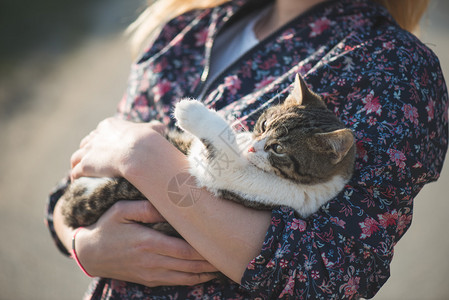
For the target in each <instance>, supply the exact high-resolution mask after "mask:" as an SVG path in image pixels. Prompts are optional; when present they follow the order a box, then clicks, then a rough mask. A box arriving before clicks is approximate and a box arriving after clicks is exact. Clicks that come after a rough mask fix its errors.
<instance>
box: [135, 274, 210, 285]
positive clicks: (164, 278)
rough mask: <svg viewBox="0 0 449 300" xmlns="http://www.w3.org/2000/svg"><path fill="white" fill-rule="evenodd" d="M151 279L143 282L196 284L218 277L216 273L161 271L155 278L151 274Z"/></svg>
mask: <svg viewBox="0 0 449 300" xmlns="http://www.w3.org/2000/svg"><path fill="white" fill-rule="evenodd" d="M149 277H150V278H149V279H150V280H145V278H143V282H142V283H141V284H143V285H146V286H149V287H154V286H162V285H188V286H192V285H196V284H200V283H203V282H207V281H209V280H212V279H215V278H217V276H216V274H214V273H186V272H177V271H166V272H160V273H159V274H158V276H157V277H158V278H157V279H156V280H155V279H154V278H153V276H149Z"/></svg>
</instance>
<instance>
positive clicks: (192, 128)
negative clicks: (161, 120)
mask: <svg viewBox="0 0 449 300" xmlns="http://www.w3.org/2000/svg"><path fill="white" fill-rule="evenodd" d="M211 113H212V112H211V111H210V110H209V109H207V108H206V107H205V106H204V105H203V104H202V103H201V102H199V101H197V100H191V99H183V100H181V101H179V102H178V103H177V104H176V106H175V111H174V116H175V118H176V122H177V125H178V126H179V127H180V128H181V129H183V130H185V131H189V132H191V133H193V134H195V133H196V132H197V130H198V129H200V128H201V127H202V123H203V121H204V120H205V119H207V117H208V116H209V115H210V114H211Z"/></svg>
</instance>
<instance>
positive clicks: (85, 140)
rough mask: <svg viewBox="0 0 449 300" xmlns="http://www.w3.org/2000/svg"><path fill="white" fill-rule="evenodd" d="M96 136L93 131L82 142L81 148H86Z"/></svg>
mask: <svg viewBox="0 0 449 300" xmlns="http://www.w3.org/2000/svg"><path fill="white" fill-rule="evenodd" d="M94 134H95V130H93V131H91V132H90V133H89V134H88V135H86V136H85V137H84V138H83V139H82V140H81V142H80V148H83V147H84V146H86V144H87V143H88V142H89V141H90V140H91V139H92V137H93V136H94Z"/></svg>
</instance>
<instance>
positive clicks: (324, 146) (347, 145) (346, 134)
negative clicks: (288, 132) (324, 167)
mask: <svg viewBox="0 0 449 300" xmlns="http://www.w3.org/2000/svg"><path fill="white" fill-rule="evenodd" d="M308 144H309V146H310V148H312V150H314V151H317V152H321V153H329V154H330V155H332V158H331V162H332V163H333V164H338V163H339V162H340V161H342V160H343V158H345V156H346V154H348V152H349V150H351V148H352V146H353V145H354V135H353V133H352V130H350V129H347V128H344V129H338V130H335V131H331V132H326V133H317V134H315V135H314V136H313V137H312V138H310V139H309V140H308Z"/></svg>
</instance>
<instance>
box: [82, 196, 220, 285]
mask: <svg viewBox="0 0 449 300" xmlns="http://www.w3.org/2000/svg"><path fill="white" fill-rule="evenodd" d="M161 221H164V219H163V218H162V216H161V215H160V214H159V213H158V212H157V210H156V209H155V208H154V207H153V206H152V205H151V204H150V203H149V202H148V201H121V202H118V203H116V204H115V205H114V206H112V207H111V208H110V209H109V210H108V211H107V212H106V213H105V214H104V215H103V216H102V217H101V218H100V219H99V220H98V222H97V223H96V224H94V225H92V226H90V227H87V228H85V229H83V230H81V231H79V233H78V234H77V236H76V249H77V255H78V258H79V260H80V261H81V264H82V265H83V267H84V268H85V269H86V270H87V272H88V273H89V274H90V275H92V276H98V277H105V278H114V279H118V280H124V281H129V282H134V283H139V284H143V285H146V286H150V287H151V286H160V285H194V284H199V283H202V282H206V281H209V280H211V279H213V278H214V277H215V276H214V275H213V274H211V273H210V272H216V271H217V269H216V268H215V267H213V266H212V265H211V264H209V263H208V262H207V261H205V260H204V258H202V257H201V256H200V255H199V254H198V253H197V252H196V251H195V250H194V249H193V248H192V247H191V246H190V245H189V244H188V243H187V242H185V241H184V240H181V239H178V238H174V237H169V236H166V235H164V234H162V233H160V232H158V231H155V230H153V229H150V228H148V227H145V226H143V225H140V224H137V223H136V222H143V223H154V222H161Z"/></svg>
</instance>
